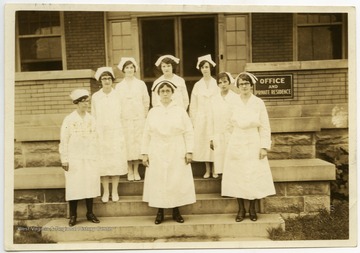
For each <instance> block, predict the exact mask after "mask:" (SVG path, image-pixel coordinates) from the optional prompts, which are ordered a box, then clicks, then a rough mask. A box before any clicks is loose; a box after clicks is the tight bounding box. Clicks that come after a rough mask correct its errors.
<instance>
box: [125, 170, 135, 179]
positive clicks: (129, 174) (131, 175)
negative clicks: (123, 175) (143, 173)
mask: <svg viewBox="0 0 360 253" xmlns="http://www.w3.org/2000/svg"><path fill="white" fill-rule="evenodd" d="M127 180H128V181H134V180H135V176H134V173H133V172H129V173H128V174H127Z"/></svg>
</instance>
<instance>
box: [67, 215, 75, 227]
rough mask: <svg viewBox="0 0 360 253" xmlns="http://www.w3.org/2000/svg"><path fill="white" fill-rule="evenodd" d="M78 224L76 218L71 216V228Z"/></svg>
mask: <svg viewBox="0 0 360 253" xmlns="http://www.w3.org/2000/svg"><path fill="white" fill-rule="evenodd" d="M75 224H76V216H70V220H69V226H70V227H72V226H75Z"/></svg>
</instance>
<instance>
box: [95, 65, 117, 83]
mask: <svg viewBox="0 0 360 253" xmlns="http://www.w3.org/2000/svg"><path fill="white" fill-rule="evenodd" d="M104 72H109V73H110V74H111V75H112V77H113V78H114V79H115V75H114V72H113V69H112V67H101V68H98V69H97V70H96V73H95V76H94V77H95V79H96V80H98V81H99V79H100V76H101V75H102V74H103V73H104Z"/></svg>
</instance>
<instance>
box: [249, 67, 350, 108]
mask: <svg viewBox="0 0 360 253" xmlns="http://www.w3.org/2000/svg"><path fill="white" fill-rule="evenodd" d="M253 73H254V74H255V75H256V74H258V75H260V74H263V75H274V72H261V73H260V72H257V73H256V72H253ZM289 73H291V72H286V73H285V72H284V73H282V72H276V74H277V75H281V74H289ZM293 84H294V87H293V88H294V98H293V99H264V101H265V104H266V105H267V106H274V105H310V104H334V105H336V104H341V103H347V102H348V74H347V69H327V70H309V71H298V72H293Z"/></svg>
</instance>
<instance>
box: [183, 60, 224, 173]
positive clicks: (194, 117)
mask: <svg viewBox="0 0 360 253" xmlns="http://www.w3.org/2000/svg"><path fill="white" fill-rule="evenodd" d="M215 66H216V63H215V62H214V61H213V60H212V59H211V55H210V54H208V55H204V56H201V57H199V58H198V62H197V65H196V68H197V69H198V70H200V71H201V73H202V75H203V77H202V78H201V79H200V80H199V81H198V82H196V83H195V85H194V88H193V90H192V93H191V99H190V109H189V112H190V117H191V121H192V123H193V125H194V135H195V142H194V157H193V158H194V161H197V162H205V168H206V172H205V174H204V176H203V177H204V178H209V177H210V176H211V165H212V162H213V161H214V154H213V151H212V150H211V149H210V146H209V143H210V140H211V138H212V135H213V131H214V130H213V118H212V111H211V100H212V99H213V97H214V96H216V95H217V94H218V93H219V87H218V86H217V83H216V80H215V78H213V77H212V76H211V71H212V69H213V68H214V67H215ZM212 176H213V178H217V177H218V174H217V173H216V172H215V170H214V167H213V168H212Z"/></svg>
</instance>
